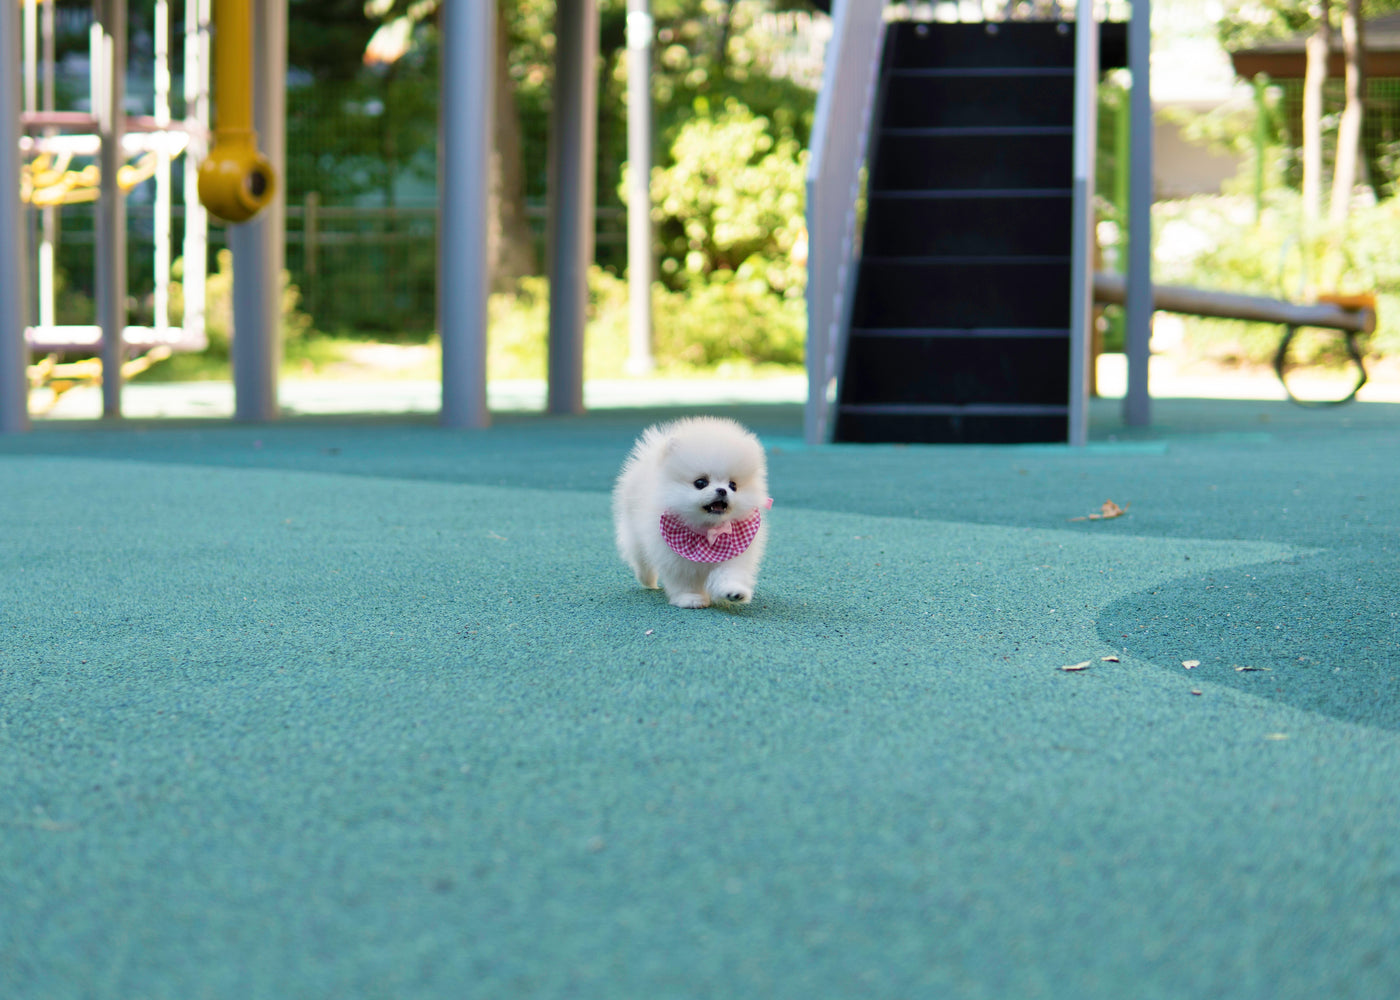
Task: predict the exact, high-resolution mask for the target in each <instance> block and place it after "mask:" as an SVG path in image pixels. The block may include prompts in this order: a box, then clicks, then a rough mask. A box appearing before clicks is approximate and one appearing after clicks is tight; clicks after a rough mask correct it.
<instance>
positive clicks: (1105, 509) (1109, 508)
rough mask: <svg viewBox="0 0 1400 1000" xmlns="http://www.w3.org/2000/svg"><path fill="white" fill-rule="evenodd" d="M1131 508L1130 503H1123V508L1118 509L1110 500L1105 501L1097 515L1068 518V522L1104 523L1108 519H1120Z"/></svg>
mask: <svg viewBox="0 0 1400 1000" xmlns="http://www.w3.org/2000/svg"><path fill="white" fill-rule="evenodd" d="M1131 506H1132V504H1131V503H1125V504H1124V505H1123V506H1121V507H1119V506H1118V505H1117V504H1116V503H1114V502H1113V501H1112V500H1105V501H1104V502H1103V506H1102V507H1100V508H1099V512H1098V513H1097V514H1086V515H1084V516H1083V517H1072V518H1070V520H1071V521H1106V520H1108V519H1109V518H1114V517H1122V516H1123V515H1124V514H1126V513H1128V508H1129V507H1131Z"/></svg>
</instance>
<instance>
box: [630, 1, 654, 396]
mask: <svg viewBox="0 0 1400 1000" xmlns="http://www.w3.org/2000/svg"><path fill="white" fill-rule="evenodd" d="M650 7H651V0H627V169H628V190H627V292H628V305H629V310H630V311H629V324H628V353H627V371H628V372H629V373H630V374H632V375H645V374H646V373H647V372H649V371H651V370H652V369H653V368H655V367H656V362H655V360H654V359H653V357H652V352H651V283H652V275H653V274H654V272H655V263H654V262H653V259H652V238H651V134H652V118H651V48H652V37H653V36H654V34H655V26H654V24H653V22H652V18H651V10H650Z"/></svg>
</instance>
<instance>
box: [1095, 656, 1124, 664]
mask: <svg viewBox="0 0 1400 1000" xmlns="http://www.w3.org/2000/svg"><path fill="white" fill-rule="evenodd" d="M1099 659H1100V660H1102V661H1103V662H1104V663H1119V662H1121V661H1120V660H1119V659H1118V657H1116V656H1100V657H1099Z"/></svg>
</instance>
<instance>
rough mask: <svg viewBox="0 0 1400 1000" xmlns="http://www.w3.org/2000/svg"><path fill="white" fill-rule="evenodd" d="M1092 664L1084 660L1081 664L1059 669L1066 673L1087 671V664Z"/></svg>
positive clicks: (1090, 661)
mask: <svg viewBox="0 0 1400 1000" xmlns="http://www.w3.org/2000/svg"><path fill="white" fill-rule="evenodd" d="M1093 662H1094V661H1093V660H1085V661H1084V662H1083V663H1071V664H1070V665H1069V666H1067V667H1061V668H1060V669H1061V670H1064V671H1066V672H1068V673H1073V672H1074V671H1076V670H1088V669H1089V664H1091V663H1093Z"/></svg>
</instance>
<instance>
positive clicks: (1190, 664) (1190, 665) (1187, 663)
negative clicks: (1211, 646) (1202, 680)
mask: <svg viewBox="0 0 1400 1000" xmlns="http://www.w3.org/2000/svg"><path fill="white" fill-rule="evenodd" d="M1181 665H1182V666H1183V667H1185V668H1186V669H1187V670H1191V669H1194V668H1195V667H1199V666H1200V665H1201V661H1200V660H1182V661H1181Z"/></svg>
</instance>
